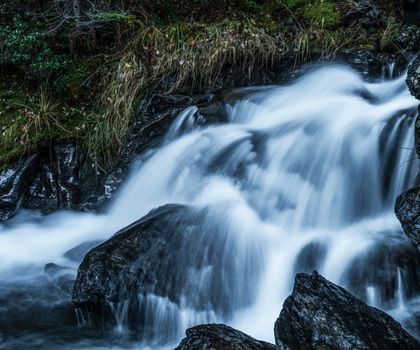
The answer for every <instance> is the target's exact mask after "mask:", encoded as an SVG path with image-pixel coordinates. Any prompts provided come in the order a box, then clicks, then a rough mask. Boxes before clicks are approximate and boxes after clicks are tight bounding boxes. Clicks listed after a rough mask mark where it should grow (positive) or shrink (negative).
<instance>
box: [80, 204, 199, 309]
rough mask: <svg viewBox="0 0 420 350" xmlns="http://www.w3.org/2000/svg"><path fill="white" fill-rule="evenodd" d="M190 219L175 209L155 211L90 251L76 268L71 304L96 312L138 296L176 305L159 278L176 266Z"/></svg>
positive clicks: (186, 211)
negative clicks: (167, 299) (165, 298)
mask: <svg viewBox="0 0 420 350" xmlns="http://www.w3.org/2000/svg"><path fill="white" fill-rule="evenodd" d="M190 214H191V212H190V209H189V208H188V207H184V206H180V205H167V206H164V207H161V208H158V209H156V210H154V211H152V212H150V213H149V214H148V215H146V216H145V217H144V218H142V219H140V220H138V221H136V222H134V223H133V224H131V225H129V226H128V227H126V228H124V229H123V230H121V231H119V232H117V233H116V234H115V235H114V236H113V237H112V238H111V239H109V240H108V241H106V242H104V243H102V244H101V245H99V246H98V247H96V248H94V249H93V250H91V251H90V252H89V253H88V254H87V255H86V256H85V258H84V259H83V261H82V263H81V265H80V267H79V270H78V274H77V279H76V282H75V285H74V289H73V302H74V303H75V304H76V305H77V306H81V307H85V308H86V309H92V310H97V309H101V308H102V307H104V306H105V307H106V305H107V304H108V303H109V302H119V301H122V300H126V299H128V298H130V297H131V296H133V295H137V293H139V292H142V293H147V292H153V293H156V294H158V295H165V293H166V291H169V294H170V295H168V296H169V297H170V299H171V300H174V301H177V298H178V296H177V295H176V290H177V289H178V288H170V284H171V279H170V277H169V275H168V274H166V273H165V272H166V269H167V268H169V267H170V266H171V267H172V268H173V267H174V266H176V265H177V263H176V260H177V259H178V258H179V253H180V252H179V248H180V246H181V245H182V244H181V243H182V241H183V240H184V239H185V235H186V234H187V232H189V230H188V229H187V226H188V225H189V224H191V220H189V219H188V218H189V217H190Z"/></svg>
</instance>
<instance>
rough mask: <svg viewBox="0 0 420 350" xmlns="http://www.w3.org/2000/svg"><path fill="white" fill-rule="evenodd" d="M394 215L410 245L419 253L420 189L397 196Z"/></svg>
mask: <svg viewBox="0 0 420 350" xmlns="http://www.w3.org/2000/svg"><path fill="white" fill-rule="evenodd" d="M395 214H396V215H397V218H398V220H400V222H401V226H402V228H403V230H404V232H405V234H406V235H407V237H408V238H409V239H410V241H411V243H413V245H414V246H415V247H417V249H418V250H419V251H420V187H415V188H412V189H411V190H408V191H406V192H404V193H403V194H401V195H399V196H398V198H397V200H396V201H395Z"/></svg>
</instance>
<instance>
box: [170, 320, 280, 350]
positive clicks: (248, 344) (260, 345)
mask: <svg viewBox="0 0 420 350" xmlns="http://www.w3.org/2000/svg"><path fill="white" fill-rule="evenodd" d="M186 335H187V336H186V337H185V338H184V339H183V340H182V341H181V343H180V344H179V345H178V346H177V347H176V348H175V350H222V349H223V350H275V348H276V347H275V346H274V345H273V344H270V343H267V342H264V341H260V340H256V339H254V338H252V337H250V336H249V335H247V334H245V333H242V332H240V331H238V330H236V329H234V328H231V327H229V326H226V325H224V324H204V325H200V326H196V327H192V328H189V329H187V331H186Z"/></svg>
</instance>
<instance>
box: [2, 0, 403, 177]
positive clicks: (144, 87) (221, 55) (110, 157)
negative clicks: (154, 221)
mask: <svg viewBox="0 0 420 350" xmlns="http://www.w3.org/2000/svg"><path fill="white" fill-rule="evenodd" d="M400 31H401V23H400V21H399V20H398V19H397V17H396V16H389V17H388V20H387V21H385V22H384V24H383V25H381V26H379V27H378V28H370V29H369V28H362V27H359V26H357V25H353V26H348V25H343V24H342V14H341V13H340V11H339V9H337V6H336V5H335V3H333V2H332V1H328V0H310V1H306V0H268V1H258V0H236V1H232V2H225V1H221V0H220V1H219V0H215V1H204V0H188V1H173V0H158V1H144V2H143V1H142V2H138V1H122V0H121V1H118V0H116V1H110V0H96V1H92V2H86V1H83V0H48V1H40V0H16V1H13V2H12V1H10V3H9V2H8V3H6V4H2V5H0V69H1V72H0V74H1V78H2V79H1V84H0V131H1V136H2V137H1V139H0V167H2V166H7V164H10V163H11V162H13V161H15V160H16V159H17V158H19V157H21V156H22V155H24V154H26V153H28V152H33V151H34V150H35V149H37V148H39V147H40V146H43V145H48V144H49V143H51V142H57V141H62V140H76V141H77V142H78V143H79V144H80V145H81V146H82V149H84V150H85V152H86V154H88V155H90V156H91V158H93V159H95V161H97V164H98V166H99V167H100V168H102V169H106V168H109V167H110V166H112V164H113V162H114V161H115V160H116V159H117V157H118V154H119V152H120V151H121V149H122V146H123V142H124V138H125V136H126V134H127V132H128V129H129V126H130V122H131V120H132V118H133V114H134V109H135V106H136V104H137V102H138V101H139V100H140V99H141V98H142V96H144V95H145V94H147V93H148V92H150V91H152V90H153V89H154V88H155V87H156V86H158V85H159V84H160V83H161V82H162V81H164V80H165V79H167V78H168V77H171V81H172V84H171V86H170V88H168V89H167V91H166V92H167V93H171V92H173V91H175V90H176V89H177V88H179V87H183V86H186V85H187V86H190V87H191V88H192V89H193V88H195V89H201V90H202V91H203V90H206V89H209V88H211V87H212V84H213V83H214V81H215V79H216V78H217V76H218V75H219V74H220V71H221V69H222V68H223V67H224V66H226V65H228V64H237V65H240V66H241V67H243V68H244V69H253V68H254V67H270V66H272V65H273V64H275V63H276V62H277V61H279V60H281V59H282V58H283V57H284V56H286V55H290V54H291V55H293V56H294V57H295V59H296V63H300V62H304V61H306V60H308V59H309V58H310V53H314V52H317V53H319V55H320V56H321V57H323V58H329V57H333V56H334V55H335V54H336V52H337V51H338V50H342V49H345V48H365V49H391V50H395V49H396V47H395V45H393V41H394V39H395V38H396V37H397V36H398V35H399V34H400Z"/></svg>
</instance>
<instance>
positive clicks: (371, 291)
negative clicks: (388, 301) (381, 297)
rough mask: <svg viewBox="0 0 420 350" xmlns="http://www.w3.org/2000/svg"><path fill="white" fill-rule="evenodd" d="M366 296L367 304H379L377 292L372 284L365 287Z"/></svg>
mask: <svg viewBox="0 0 420 350" xmlns="http://www.w3.org/2000/svg"><path fill="white" fill-rule="evenodd" d="M366 296H367V300H366V302H367V304H368V305H370V306H374V307H377V306H378V305H379V301H378V300H377V293H376V288H375V287H374V286H367V287H366Z"/></svg>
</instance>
